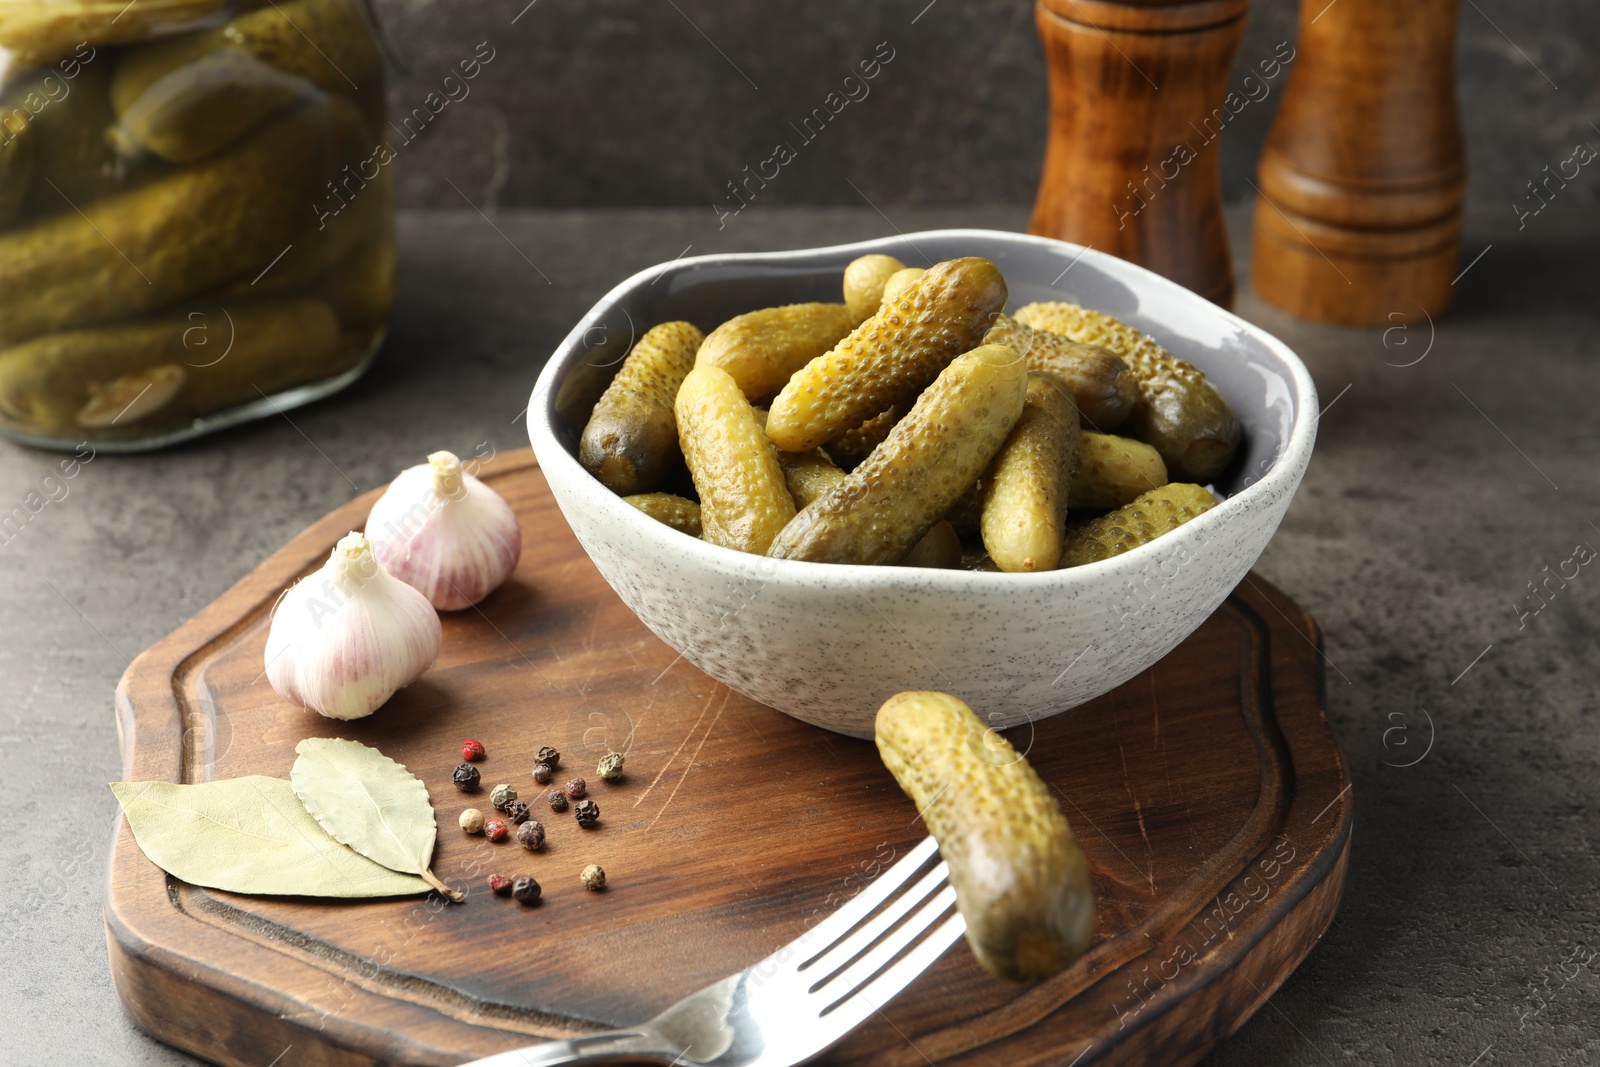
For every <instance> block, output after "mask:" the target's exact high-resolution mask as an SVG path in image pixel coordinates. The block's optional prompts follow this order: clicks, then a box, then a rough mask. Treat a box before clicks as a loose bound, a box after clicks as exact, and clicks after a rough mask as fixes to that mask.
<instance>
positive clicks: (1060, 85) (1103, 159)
mask: <svg viewBox="0 0 1600 1067" xmlns="http://www.w3.org/2000/svg"><path fill="white" fill-rule="evenodd" d="M1248 7H1249V0H1191V2H1187V3H1185V2H1154V3H1151V2H1125V0H1038V3H1037V4H1036V6H1035V16H1036V21H1037V23H1038V27H1039V37H1040V40H1041V41H1043V43H1044V50H1045V58H1046V59H1047V61H1048V62H1049V66H1050V136H1049V141H1048V143H1047V145H1046V148H1045V159H1044V173H1043V175H1042V176H1041V177H1040V179H1039V193H1038V197H1037V199H1036V200H1035V201H1034V207H1033V220H1032V222H1031V223H1030V224H1029V227H1028V231H1029V232H1030V233H1036V234H1042V235H1044V236H1046V237H1057V238H1060V239H1062V240H1065V241H1074V242H1076V243H1078V244H1081V245H1087V246H1091V247H1093V248H1096V249H1099V250H1100V251H1102V252H1110V253H1112V254H1113V255H1116V256H1120V257H1122V258H1123V259H1127V260H1131V261H1132V262H1134V263H1138V264H1141V265H1143V266H1146V267H1149V268H1150V269H1151V270H1153V271H1155V272H1156V273H1158V274H1162V275H1165V276H1166V277H1168V278H1171V279H1172V280H1173V281H1175V282H1177V283H1179V284H1180V285H1184V286H1187V287H1188V288H1190V289H1193V290H1194V291H1195V292H1197V293H1199V294H1201V295H1202V296H1205V297H1208V298H1209V299H1211V300H1214V301H1215V302H1217V303H1219V304H1221V305H1223V306H1224V307H1227V306H1231V305H1232V303H1233V261H1232V256H1231V254H1230V252H1229V249H1228V234H1227V230H1226V227H1225V226H1224V224H1223V218H1222V181H1221V170H1220V166H1221V162H1220V161H1221V154H1220V152H1219V150H1218V144H1219V138H1220V134H1221V131H1222V127H1223V126H1225V125H1226V124H1227V122H1228V118H1229V116H1228V114H1227V112H1226V111H1224V109H1223V97H1224V93H1225V91H1226V89H1227V83H1228V69H1229V67H1230V65H1231V64H1232V62H1233V54H1234V51H1235V50H1236V49H1237V48H1238V46H1239V39H1240V37H1242V36H1243V34H1244V18H1245V12H1246V10H1247V9H1248ZM1180 146H1183V148H1184V149H1185V150H1186V151H1182V152H1180V151H1179V148H1180ZM1175 153H1176V154H1175Z"/></svg>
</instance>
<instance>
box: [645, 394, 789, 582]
mask: <svg viewBox="0 0 1600 1067" xmlns="http://www.w3.org/2000/svg"><path fill="white" fill-rule="evenodd" d="M675 407H676V411H677V419H678V443H679V445H680V446H681V447H682V449H683V458H684V459H685V460H686V461H687V462H688V464H689V474H690V476H691V477H692V478H694V488H695V492H696V493H697V494H698V495H699V497H700V536H701V538H702V539H703V540H706V541H710V542H711V543H712V544H716V545H722V546H723V547H724V548H733V549H737V550H739V551H741V552H754V553H757V554H760V553H764V552H766V550H767V548H768V546H770V545H771V544H772V539H773V538H774V537H776V536H777V535H778V531H780V530H782V529H783V528H784V526H785V525H786V524H787V523H788V522H789V520H790V519H792V518H794V500H793V498H791V497H790V496H789V489H788V486H786V485H785V484H784V480H783V470H782V468H780V467H779V466H778V453H777V449H775V448H773V447H772V442H771V441H769V440H767V435H766V434H765V433H763V432H762V429H761V423H760V422H759V421H758V420H757V417H756V412H755V409H753V408H752V407H751V406H750V402H749V401H747V400H746V399H745V398H744V393H743V392H742V391H741V390H740V389H739V383H738V382H736V381H734V380H733V376H732V375H731V374H729V373H728V372H727V371H725V370H723V369H722V368H721V367H696V368H694V370H692V371H690V372H689V375H688V377H686V378H684V380H683V385H682V386H681V387H680V388H679V389H678V397H677V400H676V402H675Z"/></svg>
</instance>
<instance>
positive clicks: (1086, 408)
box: [983, 315, 1139, 430]
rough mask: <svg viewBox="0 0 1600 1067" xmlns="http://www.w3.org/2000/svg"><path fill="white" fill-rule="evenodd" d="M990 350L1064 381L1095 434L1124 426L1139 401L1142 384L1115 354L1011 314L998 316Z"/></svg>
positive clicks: (987, 339) (990, 335)
mask: <svg viewBox="0 0 1600 1067" xmlns="http://www.w3.org/2000/svg"><path fill="white" fill-rule="evenodd" d="M983 343H984V344H986V345H1005V346H1006V347H1008V348H1012V349H1015V350H1016V351H1017V352H1020V353H1022V358H1023V359H1026V360H1027V361H1028V369H1029V370H1037V371H1045V372H1046V373H1049V374H1053V375H1055V376H1056V377H1057V378H1059V379H1060V380H1061V382H1062V384H1064V385H1065V386H1066V387H1067V388H1068V389H1070V390H1072V398H1073V400H1075V401H1076V402H1077V405H1078V414H1079V415H1080V416H1082V419H1083V424H1084V426H1085V427H1087V428H1089V429H1091V430H1112V429H1115V428H1116V427H1118V426H1120V425H1122V423H1123V422H1124V421H1126V420H1127V418H1128V415H1129V414H1130V413H1132V411H1133V408H1134V405H1135V404H1136V403H1137V402H1138V400H1139V379H1138V378H1136V377H1134V373H1133V371H1132V370H1131V369H1130V368H1129V367H1128V365H1127V364H1126V363H1124V362H1123V361H1122V360H1121V359H1119V358H1118V357H1117V355H1116V353H1114V352H1112V351H1111V350H1110V349H1107V348H1102V347H1100V346H1099V345H1085V344H1079V343H1078V342H1076V341H1071V340H1068V339H1067V338H1066V337H1063V336H1062V335H1061V334H1058V333H1051V332H1050V331H1049V330H1036V329H1034V328H1033V327H1032V326H1028V325H1026V324H1024V323H1021V322H1018V321H1017V320H1016V319H1013V318H1011V317H1010V316H1009V315H997V316H995V320H994V325H993V326H992V327H990V329H989V332H988V333H986V334H984V337H983Z"/></svg>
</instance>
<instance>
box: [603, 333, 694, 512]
mask: <svg viewBox="0 0 1600 1067" xmlns="http://www.w3.org/2000/svg"><path fill="white" fill-rule="evenodd" d="M704 340H705V334H703V333H701V332H700V331H699V329H698V328H696V327H695V326H694V325H693V324H692V323H688V322H663V323H662V324H661V325H659V326H653V327H651V328H650V329H649V330H648V331H646V333H645V335H644V336H643V337H641V338H639V341H638V343H637V344H635V345H634V346H633V351H632V352H629V353H628V358H627V359H625V360H623V361H622V366H621V367H620V368H619V369H618V370H617V375H616V377H615V378H612V379H611V384H610V385H608V386H606V391H605V392H604V393H602V394H601V395H600V399H599V400H598V401H596V402H595V405H594V411H593V412H592V413H591V414H590V415H589V423H588V425H587V426H585V427H584V428H583V436H582V437H581V438H580V439H579V441H578V462H579V463H581V464H583V466H584V467H585V468H586V469H587V470H588V471H589V473H590V474H593V475H594V476H595V477H596V478H598V479H600V484H602V485H604V486H605V487H606V488H607V489H610V490H611V491H612V492H613V493H616V494H618V495H619V496H632V495H634V494H636V493H648V492H651V491H653V490H655V489H658V488H660V486H661V484H662V483H663V482H664V481H666V479H667V476H668V474H670V473H671V471H672V462H673V460H674V459H676V458H677V455H678V423H677V419H676V416H675V415H674V413H673V400H674V398H675V397H676V396H677V395H678V388H679V387H680V386H681V385H683V380H684V378H685V377H686V376H687V375H688V373H689V371H690V369H691V368H693V366H694V357H695V351H696V350H697V349H698V348H699V347H700V343H701V342H702V341H704Z"/></svg>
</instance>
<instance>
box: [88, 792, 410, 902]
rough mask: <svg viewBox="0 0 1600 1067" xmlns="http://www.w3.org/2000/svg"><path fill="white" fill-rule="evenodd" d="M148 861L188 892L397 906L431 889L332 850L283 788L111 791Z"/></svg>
mask: <svg viewBox="0 0 1600 1067" xmlns="http://www.w3.org/2000/svg"><path fill="white" fill-rule="evenodd" d="M111 791H112V792H113V793H115V794H116V796H117V800H118V801H119V802H120V803H121V804H122V811H123V814H125V815H126V816H127V817H128V825H129V826H130V827H132V828H133V837H134V840H135V841H137V842H138V843H139V848H140V849H142V850H143V851H144V854H145V855H146V856H148V857H149V858H150V861H151V862H152V863H154V864H155V865H156V866H158V867H160V868H161V869H162V870H164V871H166V872H167V873H168V874H171V875H173V876H174V877H176V878H180V879H182V880H183V881H185V882H188V883H190V884H191V885H201V886H207V887H209V888H211V889H225V890H227V891H228V892H230V893H250V894H256V895H266V896H310V897H394V896H409V895H411V894H413V893H426V892H427V891H428V890H429V888H430V884H429V883H428V882H427V881H425V880H424V879H422V878H418V877H416V876H415V875H411V874H402V873H399V872H396V871H394V870H391V869H389V868H388V867H385V866H383V865H382V864H379V863H375V862H373V861H372V860H370V859H368V858H367V857H365V856H363V855H361V854H360V853H358V852H356V851H355V850H353V849H350V848H347V847H345V846H344V845H342V844H340V843H339V842H338V841H335V840H334V839H333V838H332V837H330V836H328V833H327V832H326V831H325V830H323V828H322V827H321V826H319V825H318V824H317V821H316V820H315V819H313V818H312V817H311V815H310V814H309V813H308V812H307V811H306V809H305V806H304V805H303V804H301V803H300V799H299V798H298V797H296V796H295V794H294V790H293V789H292V788H291V787H290V784H289V783H288V782H286V781H284V780H283V779H281V778H267V777H264V776H261V775H251V776H248V777H245V778H226V779H222V780H220V781H215V782H199V783H195V784H193V785H179V784H177V783H174V782H112V783H111Z"/></svg>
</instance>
